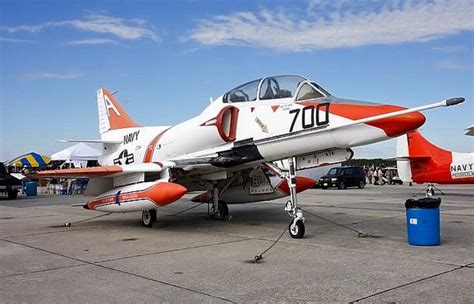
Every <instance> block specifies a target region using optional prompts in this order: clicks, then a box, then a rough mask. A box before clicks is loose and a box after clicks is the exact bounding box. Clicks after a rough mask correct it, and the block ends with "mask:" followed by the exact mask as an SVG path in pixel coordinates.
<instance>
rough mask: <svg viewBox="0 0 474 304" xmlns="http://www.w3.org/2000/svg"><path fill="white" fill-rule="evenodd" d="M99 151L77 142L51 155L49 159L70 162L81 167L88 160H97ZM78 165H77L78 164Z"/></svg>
mask: <svg viewBox="0 0 474 304" xmlns="http://www.w3.org/2000/svg"><path fill="white" fill-rule="evenodd" d="M99 156H100V151H99V150H97V149H94V148H92V147H90V146H88V145H86V144H85V143H78V144H77V145H74V146H71V147H69V148H66V149H64V150H61V151H59V152H56V153H54V154H53V155H51V160H64V161H66V162H72V163H74V165H76V167H82V166H83V165H84V164H85V163H87V161H88V160H98V159H99ZM78 165H79V166H78Z"/></svg>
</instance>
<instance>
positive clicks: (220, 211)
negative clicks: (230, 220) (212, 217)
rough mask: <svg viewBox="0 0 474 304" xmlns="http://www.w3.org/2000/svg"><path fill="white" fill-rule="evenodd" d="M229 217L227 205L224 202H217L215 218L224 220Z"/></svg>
mask: <svg viewBox="0 0 474 304" xmlns="http://www.w3.org/2000/svg"><path fill="white" fill-rule="evenodd" d="M228 215H229V207H227V203H226V202H224V201H219V203H218V205H217V216H218V217H222V218H225V217H226V216H228Z"/></svg>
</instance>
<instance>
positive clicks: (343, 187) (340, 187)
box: [337, 181, 346, 189]
mask: <svg viewBox="0 0 474 304" xmlns="http://www.w3.org/2000/svg"><path fill="white" fill-rule="evenodd" d="M337 187H338V188H339V189H346V183H344V181H340V182H339V184H338V185H337Z"/></svg>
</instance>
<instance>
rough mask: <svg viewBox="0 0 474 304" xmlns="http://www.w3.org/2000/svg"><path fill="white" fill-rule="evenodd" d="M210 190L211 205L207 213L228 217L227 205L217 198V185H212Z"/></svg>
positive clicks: (213, 215)
mask: <svg viewBox="0 0 474 304" xmlns="http://www.w3.org/2000/svg"><path fill="white" fill-rule="evenodd" d="M212 191H213V192H212V202H211V203H212V206H211V209H210V210H209V215H210V216H212V217H216V218H220V219H227V218H228V217H229V207H227V203H226V202H224V201H221V200H219V188H218V187H217V185H214V188H213V189H212Z"/></svg>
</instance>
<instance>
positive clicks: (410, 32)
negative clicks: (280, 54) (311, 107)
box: [186, 0, 474, 52]
mask: <svg viewBox="0 0 474 304" xmlns="http://www.w3.org/2000/svg"><path fill="white" fill-rule="evenodd" d="M328 6H329V7H328ZM473 9H474V4H473V2H472V1H471V0H458V1H456V2H455V3H453V1H447V0H439V1H430V2H427V1H421V2H420V1H416V0H415V1H412V0H399V1H397V0H387V1H382V2H381V3H380V2H376V1H372V0H367V1H365V2H364V1H360V2H359V1H344V0H339V1H334V4H330V5H328V4H327V2H322V1H318V0H316V1H310V2H309V5H308V8H307V10H306V12H305V13H300V14H296V15H297V17H296V16H293V17H292V16H291V15H290V14H289V13H288V12H287V11H285V13H283V12H284V11H283V10H280V11H269V10H266V9H262V10H260V12H259V13H258V14H255V13H252V12H237V13H234V14H232V15H225V16H224V15H219V16H214V17H212V18H209V19H206V20H199V21H198V23H197V26H196V27H195V28H194V29H192V30H191V31H190V33H189V35H188V36H187V39H186V40H192V41H196V42H198V43H200V44H203V45H207V46H219V45H249V46H252V47H257V48H267V49H273V50H277V51H284V52H298V51H310V50H317V49H329V48H350V47H359V46H364V45H372V44H385V45H392V44H399V43H404V42H425V41H429V40H433V39H436V38H439V37H442V36H447V35H452V34H456V33H460V32H462V31H472V30H474V22H473V21H472V11H473Z"/></svg>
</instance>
